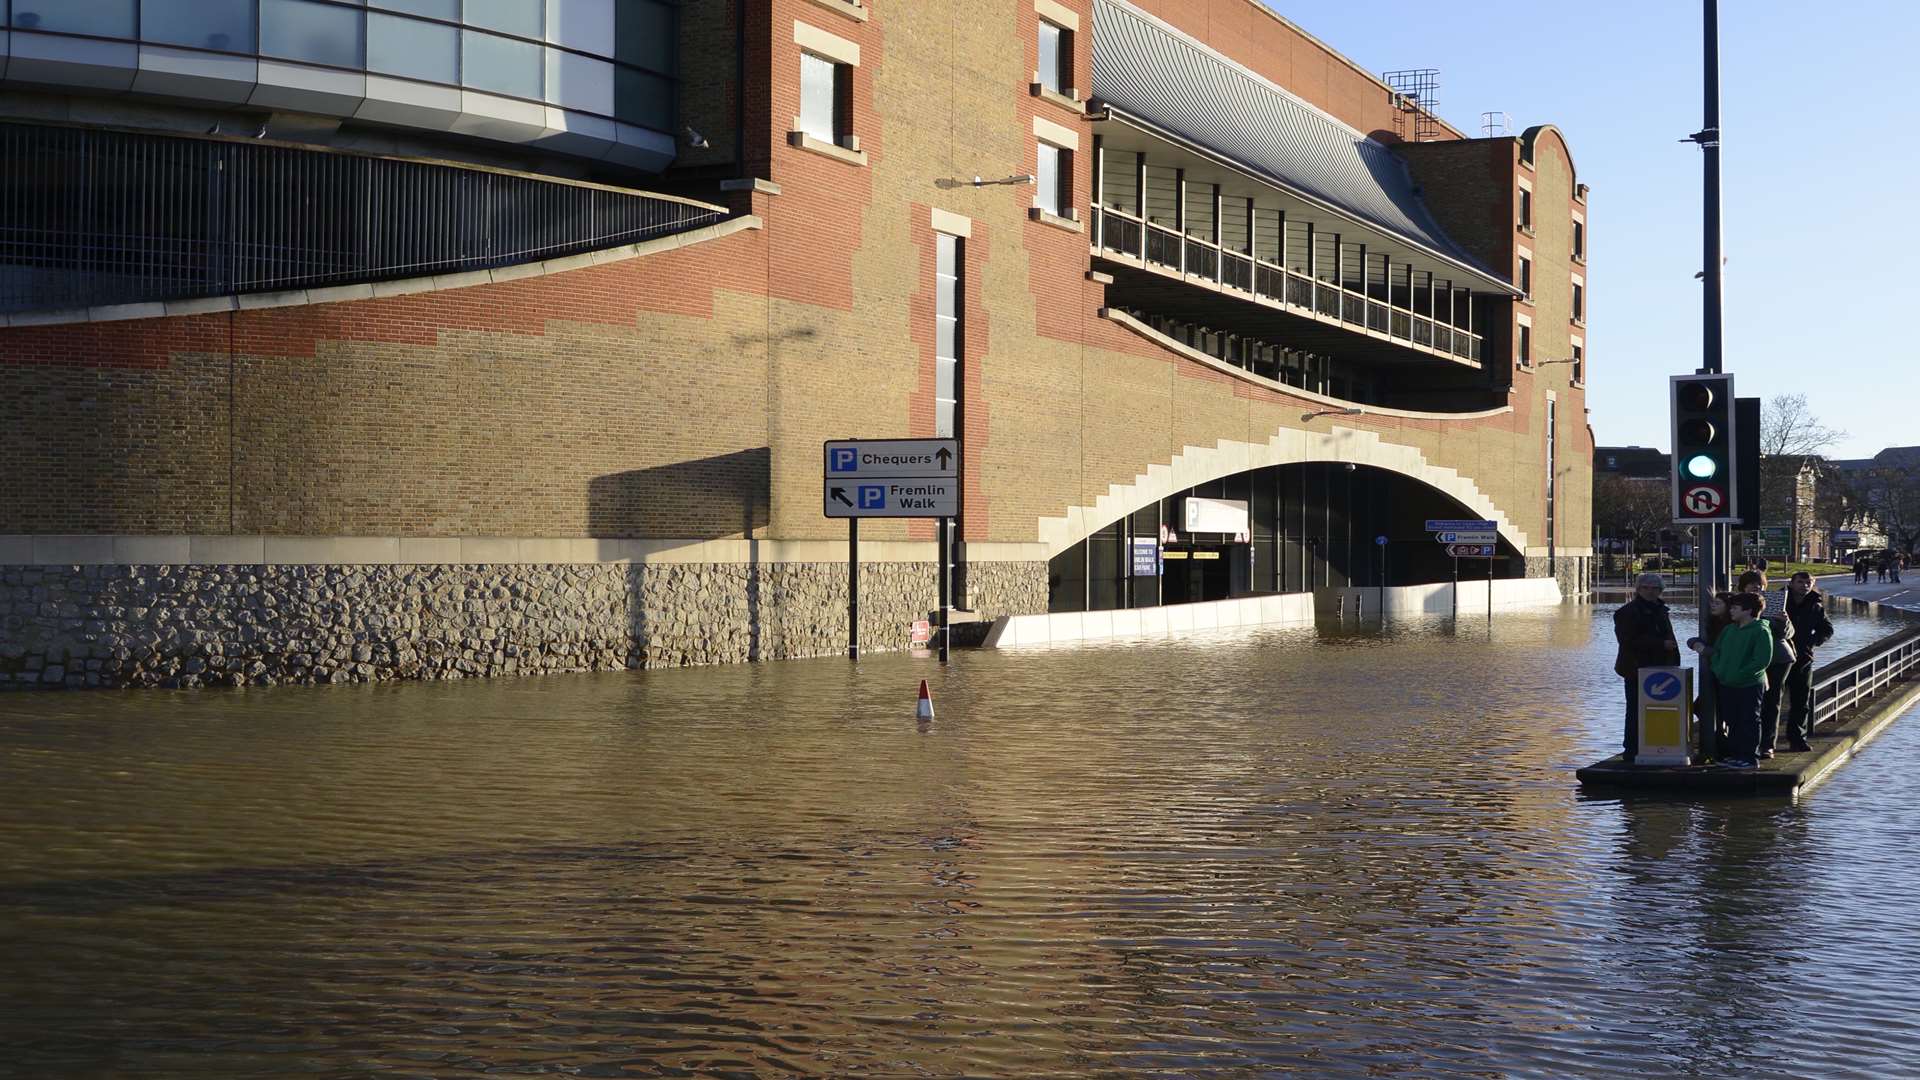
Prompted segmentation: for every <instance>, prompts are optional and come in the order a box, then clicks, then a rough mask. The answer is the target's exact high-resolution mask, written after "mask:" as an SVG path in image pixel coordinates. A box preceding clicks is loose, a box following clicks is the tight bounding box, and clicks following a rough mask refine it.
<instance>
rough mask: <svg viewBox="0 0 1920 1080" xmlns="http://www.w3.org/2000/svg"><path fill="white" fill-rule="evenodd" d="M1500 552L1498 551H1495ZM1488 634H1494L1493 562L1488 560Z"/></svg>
mask: <svg viewBox="0 0 1920 1080" xmlns="http://www.w3.org/2000/svg"><path fill="white" fill-rule="evenodd" d="M1495 550H1498V549H1495ZM1487 632H1488V633H1492V632H1493V560H1492V559H1488V560H1487Z"/></svg>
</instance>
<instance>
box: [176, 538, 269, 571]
mask: <svg viewBox="0 0 1920 1080" xmlns="http://www.w3.org/2000/svg"><path fill="white" fill-rule="evenodd" d="M187 551H188V555H189V556H190V558H191V559H192V561H193V563H194V565H196V566H258V565H260V564H261V563H263V562H265V561H266V538H265V537H260V536H189V537H187Z"/></svg>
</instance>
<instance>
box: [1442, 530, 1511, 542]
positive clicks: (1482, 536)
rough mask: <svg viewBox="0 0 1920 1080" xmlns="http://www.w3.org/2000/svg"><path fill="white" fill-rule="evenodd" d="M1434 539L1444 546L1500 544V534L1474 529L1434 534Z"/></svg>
mask: <svg viewBox="0 0 1920 1080" xmlns="http://www.w3.org/2000/svg"><path fill="white" fill-rule="evenodd" d="M1433 538H1434V539H1435V540H1438V541H1439V542H1441V543H1443V544H1493V543H1498V542H1499V540H1500V534H1499V533H1497V532H1486V531H1482V530H1479V529H1474V530H1462V531H1460V532H1443V533H1434V534H1433Z"/></svg>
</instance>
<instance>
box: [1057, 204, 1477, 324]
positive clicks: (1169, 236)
mask: <svg viewBox="0 0 1920 1080" xmlns="http://www.w3.org/2000/svg"><path fill="white" fill-rule="evenodd" d="M1090 220H1091V221H1092V222H1093V238H1094V239H1093V244H1094V249H1095V250H1096V251H1105V252H1108V253H1111V254H1115V255H1121V256H1124V257H1126V258H1129V259H1135V260H1139V259H1140V258H1141V256H1142V254H1143V252H1142V250H1141V233H1142V232H1143V231H1144V232H1145V234H1146V247H1145V251H1144V255H1145V257H1146V258H1145V261H1146V262H1147V263H1150V264H1152V265H1154V266H1157V267H1162V268H1165V269H1167V270H1171V271H1174V272H1175V273H1184V274H1185V275H1187V276H1189V277H1202V278H1206V279H1208V280H1210V281H1213V282H1214V283H1216V284H1218V285H1220V286H1222V287H1224V288H1228V289H1233V290H1235V291H1237V292H1241V293H1246V294H1248V295H1249V296H1250V297H1251V298H1252V299H1254V300H1256V301H1259V302H1262V303H1268V304H1273V305H1275V306H1277V307H1281V308H1284V309H1286V310H1289V311H1293V312H1295V313H1298V314H1302V315H1305V316H1307V317H1309V318H1315V317H1317V318H1320V319H1323V320H1329V321H1333V322H1338V323H1341V324H1343V325H1346V326H1352V327H1354V328H1356V329H1360V330H1364V331H1366V332H1369V333H1373V334H1377V335H1379V336H1381V337H1387V338H1391V339H1393V340H1396V341H1401V342H1405V343H1406V344H1408V345H1409V346H1412V347H1414V348H1417V349H1420V350H1421V351H1423V352H1434V353H1438V354H1440V355H1442V356H1457V357H1461V358H1463V359H1467V360H1473V361H1479V360H1482V359H1484V357H1483V356H1482V348H1483V342H1482V340H1481V337H1480V335H1479V334H1476V333H1473V332H1472V331H1470V330H1468V329H1466V328H1465V327H1461V326H1455V325H1452V324H1451V323H1449V322H1448V321H1447V320H1445V319H1436V318H1434V317H1432V316H1430V315H1428V314H1424V313H1422V312H1419V311H1415V310H1413V309H1412V308H1407V307H1402V306H1400V305H1399V304H1394V303H1390V302H1387V301H1382V300H1379V299H1375V298H1373V297H1370V296H1368V295H1367V294H1366V293H1364V292H1362V291H1360V290H1357V289H1347V288H1342V287H1341V286H1340V285H1339V284H1337V283H1335V282H1331V281H1316V280H1314V279H1313V278H1311V277H1308V276H1307V275H1305V274H1296V273H1294V272H1293V271H1291V270H1288V269H1287V268H1286V267H1284V266H1281V265H1279V264H1277V263H1272V262H1268V261H1267V260H1265V259H1256V258H1253V257H1251V256H1249V255H1247V254H1245V253H1243V252H1236V251H1234V250H1232V249H1230V248H1222V247H1220V246H1219V245H1216V244H1213V243H1210V242H1209V241H1206V240H1202V239H1200V238H1198V237H1194V236H1186V237H1183V236H1181V235H1180V234H1179V233H1178V232H1176V231H1174V230H1172V229H1168V228H1164V227H1162V226H1159V225H1154V224H1152V223H1149V222H1143V221H1141V220H1140V219H1139V218H1138V217H1136V216H1135V215H1133V214H1130V213H1127V212H1126V211H1124V210H1116V209H1114V208H1112V207H1103V206H1098V205H1096V206H1094V207H1093V208H1092V212H1091V217H1090Z"/></svg>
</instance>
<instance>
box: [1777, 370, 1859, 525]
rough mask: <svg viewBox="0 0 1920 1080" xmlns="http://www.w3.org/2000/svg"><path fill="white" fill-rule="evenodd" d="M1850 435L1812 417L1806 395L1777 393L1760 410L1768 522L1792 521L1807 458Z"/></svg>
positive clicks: (1817, 455) (1820, 454)
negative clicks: (1798, 479) (1800, 477)
mask: <svg viewBox="0 0 1920 1080" xmlns="http://www.w3.org/2000/svg"><path fill="white" fill-rule="evenodd" d="M1846 437H1847V433H1846V432H1844V431H1840V430H1838V429H1836V428H1830V427H1828V426H1827V425H1825V424H1823V423H1821V422H1820V418H1819V417H1817V416H1815V415H1813V410H1812V409H1810V408H1809V407H1808V406H1807V395H1805V394H1775V395H1774V396H1773V397H1770V398H1768V399H1767V401H1766V404H1765V405H1764V406H1762V407H1761V410H1760V505H1761V507H1762V510H1763V512H1764V513H1765V515H1766V517H1767V518H1768V519H1769V520H1773V521H1779V520H1781V519H1782V518H1783V517H1785V518H1786V520H1789V521H1790V520H1792V518H1791V516H1790V510H1791V509H1792V506H1793V495H1794V484H1795V482H1796V479H1797V478H1798V476H1799V475H1800V467H1801V465H1802V464H1804V463H1805V461H1806V459H1807V458H1810V457H1821V456H1823V455H1825V453H1826V452H1827V451H1828V450H1829V449H1831V448H1832V447H1833V444H1834V443H1837V442H1839V441H1840V440H1841V439H1844V438H1846Z"/></svg>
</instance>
